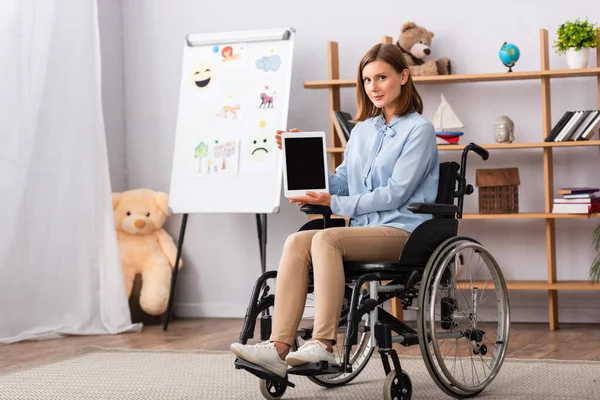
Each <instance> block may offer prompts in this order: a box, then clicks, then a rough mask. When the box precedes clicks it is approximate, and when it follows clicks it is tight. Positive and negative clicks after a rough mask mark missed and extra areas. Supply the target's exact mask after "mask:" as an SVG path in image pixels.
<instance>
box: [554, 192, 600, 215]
mask: <svg viewBox="0 0 600 400" xmlns="http://www.w3.org/2000/svg"><path fill="white" fill-rule="evenodd" d="M599 190H600V189H598V188H591V187H572V188H561V189H558V191H557V192H558V194H559V195H561V197H556V198H554V204H553V207H552V212H553V213H557V214H587V215H590V214H593V213H597V212H600V197H598V196H596V193H597V192H598V191H599Z"/></svg>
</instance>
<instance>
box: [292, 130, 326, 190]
mask: <svg viewBox="0 0 600 400" xmlns="http://www.w3.org/2000/svg"><path fill="white" fill-rule="evenodd" d="M285 158H286V165H285V168H286V172H287V183H288V189H289V190H303V189H325V179H327V177H326V176H325V160H324V159H323V141H322V139H321V138H286V139H285Z"/></svg>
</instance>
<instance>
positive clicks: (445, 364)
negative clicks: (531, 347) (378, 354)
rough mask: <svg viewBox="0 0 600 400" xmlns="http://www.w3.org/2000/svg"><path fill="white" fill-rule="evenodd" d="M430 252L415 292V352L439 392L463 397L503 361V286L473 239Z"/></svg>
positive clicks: (482, 386) (486, 381)
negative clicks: (416, 296)
mask: <svg viewBox="0 0 600 400" xmlns="http://www.w3.org/2000/svg"><path fill="white" fill-rule="evenodd" d="M442 246H443V245H442ZM442 246H440V247H442ZM436 254H437V257H432V259H430V262H429V263H428V265H427V266H426V268H425V271H424V273H423V280H422V283H421V288H420V292H419V311H418V325H419V329H418V331H419V335H420V337H419V344H420V347H421V353H422V355H423V358H424V360H425V362H426V365H427V368H428V370H429V372H430V374H431V375H432V377H433V378H434V381H435V382H436V383H437V384H438V386H439V387H440V388H441V389H442V390H443V391H444V392H446V393H447V394H449V395H451V396H457V397H468V396H471V395H475V394H477V393H479V392H481V391H482V390H483V389H485V387H486V386H487V385H489V384H490V383H491V382H492V381H493V380H494V378H495V377H496V375H497V374H498V371H499V369H500V367H501V365H502V362H503V360H504V357H505V354H506V349H507V347H508V337H509V324H510V316H509V303H508V294H507V290H506V284H505V282H504V277H503V275H502V272H501V270H500V268H499V267H498V265H497V263H496V261H495V260H494V259H493V257H492V256H491V255H490V254H489V252H488V251H487V250H486V249H485V248H484V247H483V246H481V245H480V244H478V243H476V242H475V241H473V240H470V239H468V238H465V239H464V240H460V241H456V240H455V241H453V243H451V244H450V245H447V246H446V247H444V248H442V249H441V250H440V251H439V253H436ZM460 260H462V262H460Z"/></svg>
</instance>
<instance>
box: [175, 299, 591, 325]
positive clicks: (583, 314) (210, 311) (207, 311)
mask: <svg viewBox="0 0 600 400" xmlns="http://www.w3.org/2000/svg"><path fill="white" fill-rule="evenodd" d="M247 307H248V305H247V304H244V305H241V304H233V303H175V304H174V307H173V311H174V314H175V316H177V317H181V318H244V316H245V315H246V309H247ZM386 309H387V307H386ZM558 312H559V322H560V323H561V324H562V323H565V324H570V323H577V324H582V323H584V324H598V323H600V308H598V307H595V308H592V307H586V308H575V307H564V308H559V310H558ZM510 313H511V314H510V315H511V320H512V322H517V323H548V321H549V319H548V318H549V313H548V309H547V308H544V307H512V308H511V310H510ZM312 315H313V310H312V308H310V307H307V309H306V311H305V313H304V316H305V317H310V316H312ZM404 319H405V320H407V321H414V320H415V319H416V312H414V311H405V312H404Z"/></svg>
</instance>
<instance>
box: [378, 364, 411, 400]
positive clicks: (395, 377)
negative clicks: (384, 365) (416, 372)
mask: <svg viewBox="0 0 600 400" xmlns="http://www.w3.org/2000/svg"><path fill="white" fill-rule="evenodd" d="M411 396H412V383H411V382H410V377H409V376H408V374H407V373H406V372H404V371H400V373H399V374H396V370H395V369H393V370H391V371H390V373H389V374H387V376H386V377H385V382H384V384H383V398H384V400H392V399H394V400H410V398H411Z"/></svg>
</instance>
